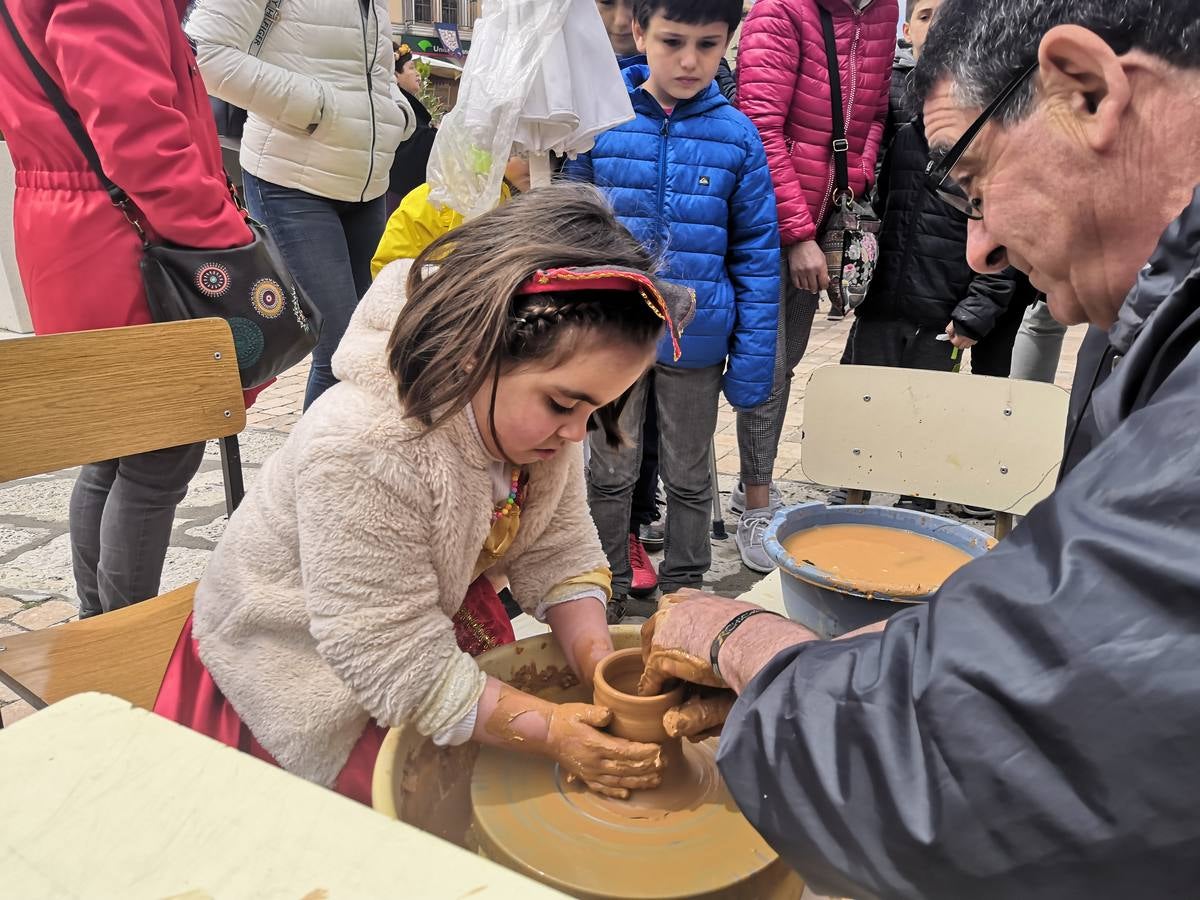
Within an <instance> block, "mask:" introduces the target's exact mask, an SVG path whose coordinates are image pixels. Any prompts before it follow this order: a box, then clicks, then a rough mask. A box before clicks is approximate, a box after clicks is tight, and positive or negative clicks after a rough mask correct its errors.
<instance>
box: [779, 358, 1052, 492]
mask: <svg viewBox="0 0 1200 900" xmlns="http://www.w3.org/2000/svg"><path fill="white" fill-rule="evenodd" d="M1067 399H1068V394H1067V392H1066V391H1065V390H1063V389H1062V388H1059V387H1055V386H1054V385H1051V384H1042V383H1040V382H1035V381H1022V380H1017V379H1011V378H988V377H984V376H981V375H971V376H963V375H959V374H953V373H946V372H926V371H922V370H920V369H892V368H880V367H877V366H825V367H823V368H820V369H817V370H816V371H815V372H813V374H812V377H811V378H810V379H809V382H808V387H807V390H806V392H805V396H804V435H803V438H802V441H801V447H800V465H801V468H802V469H803V470H804V474H805V476H806V477H807V478H808V479H809V480H810V481H812V482H814V483H816V484H824V485H828V486H831V487H835V486H836V487H847V488H857V489H862V490H874V491H883V492H890V493H901V494H912V495H914V496H919V497H929V498H933V499H938V500H947V501H950V502H954V503H964V504H969V505H972V506H982V507H985V508H987V509H994V510H997V511H999V512H1006V513H1012V514H1016V515H1025V514H1026V513H1027V512H1029V510H1030V509H1031V508H1032V507H1033V506H1034V504H1036V503H1037V502H1038V501H1040V500H1042V499H1043V498H1045V497H1046V496H1048V495H1049V494H1050V492H1051V491H1053V490H1054V484H1055V481H1056V480H1057V477H1058V468H1059V464H1060V462H1061V461H1062V446H1063V433H1064V430H1065V428H1066V418H1067Z"/></svg>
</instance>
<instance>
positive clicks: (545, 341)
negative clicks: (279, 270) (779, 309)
mask: <svg viewBox="0 0 1200 900" xmlns="http://www.w3.org/2000/svg"><path fill="white" fill-rule="evenodd" d="M649 271H653V262H652V260H651V259H650V258H649V257H648V256H647V254H646V253H645V252H644V251H643V250H642V248H641V247H640V245H639V244H638V243H637V242H636V241H635V240H634V239H633V238H632V237H631V236H630V234H629V233H628V232H627V231H626V230H625V229H624V228H623V227H622V226H621V225H619V224H618V223H617V221H616V220H615V219H614V218H613V215H612V213H611V212H610V211H609V209H608V207H607V206H606V205H605V204H604V202H603V200H602V199H600V197H599V195H598V194H596V193H595V192H594V191H593V190H592V189H590V188H586V187H583V186H580V185H564V186H556V187H551V188H545V189H540V190H537V191H533V192H531V193H530V194H527V195H524V196H521V197H518V198H516V199H514V200H512V201H510V202H509V203H507V204H505V205H504V206H502V207H500V208H498V209H496V210H493V211H492V212H490V213H488V214H487V215H484V216H482V217H480V218H479V219H476V220H474V221H472V222H469V223H467V224H466V225H464V226H462V227H461V228H459V229H458V230H456V231H454V232H452V233H451V234H448V235H446V236H444V237H442V238H440V239H438V240H437V241H435V242H434V243H433V244H431V245H430V246H429V247H428V248H427V249H426V250H425V251H424V252H423V253H422V254H421V255H420V256H419V257H418V258H417V259H416V260H415V261H413V262H412V263H411V267H410V264H409V262H408V261H403V260H402V261H397V262H395V263H392V264H390V265H388V266H387V267H386V268H385V269H384V270H383V272H382V273H381V274H380V276H379V278H378V279H377V280H376V281H375V283H374V285H373V286H372V287H371V289H370V291H369V292H368V293H367V295H366V296H365V297H364V298H363V301H362V303H361V304H360V306H359V307H358V310H357V311H356V312H355V314H354V317H353V319H352V321H351V323H350V327H349V329H348V331H347V332H346V336H345V338H344V339H343V340H342V342H341V345H340V347H339V348H338V350H337V353H336V354H335V355H334V358H333V369H334V373H335V374H336V375H337V377H338V378H339V380H340V383H339V384H336V385H335V386H334V387H332V388H331V389H330V390H328V391H327V392H326V393H325V394H323V395H322V396H321V397H320V399H318V400H317V401H316V402H315V403H314V404H313V405H312V406H311V407H310V408H309V410H308V411H307V412H306V413H305V415H304V417H303V418H302V419H301V420H300V422H299V423H298V424H297V425H296V427H295V430H294V431H293V432H292V433H291V435H290V436H289V437H288V439H287V441H286V443H285V444H284V445H283V447H282V448H280V449H279V451H278V452H276V453H275V454H274V455H273V456H272V457H270V458H269V459H268V460H267V461H266V463H264V465H263V467H262V472H261V474H260V475H259V477H258V479H257V481H255V483H254V484H253V486H252V488H251V489H250V491H249V493H248V494H247V495H246V498H245V500H244V502H243V503H242V505H241V507H240V508H239V509H238V510H237V512H236V513H235V514H234V516H233V517H232V518H231V519H230V521H229V524H228V527H227V528H226V530H225V533H224V536H223V537H222V539H221V541H220V544H219V545H218V546H217V549H216V551H215V552H214V554H213V557H212V560H211V562H210V564H209V566H208V569H207V571H206V572H205V573H204V576H203V577H202V578H201V580H200V584H199V586H198V588H197V590H196V598H195V611H194V613H193V616H192V617H191V618H190V619H189V620H188V622H187V624H186V625H185V627H184V629H183V633H182V634H181V635H180V638H179V641H178V644H177V646H176V648H175V653H174V656H173V658H172V660H171V663H170V665H169V667H168V669H167V673H166V676H165V678H164V682H163V685H162V688H161V690H160V692H159V696H158V700H157V703H156V705H155V710H156V712H159V713H160V714H162V715H164V716H167V717H169V718H171V719H174V720H175V721H177V722H180V723H183V724H185V725H188V726H190V727H192V728H195V729H196V730H199V731H201V732H203V733H204V734H207V735H209V736H211V737H213V738H216V739H218V740H220V741H223V742H224V743H226V744H228V745H230V746H236V747H239V748H241V749H242V750H245V751H247V752H250V753H252V754H254V755H255V756H258V757H259V758H261V759H264V760H267V761H269V762H272V763H275V764H277V765H279V766H282V767H283V768H284V769H287V770H288V771H290V772H293V773H295V774H297V775H300V776H302V777H304V778H306V779H308V780H310V781H314V782H316V783H318V784H322V785H326V786H329V787H333V788H334V789H336V790H337V791H339V792H341V793H343V794H346V795H347V796H350V797H352V798H354V799H357V800H360V801H362V802H364V803H369V802H370V781H371V772H372V769H373V766H374V763H375V757H376V755H377V753H378V750H379V746H380V744H381V742H382V739H383V736H384V733H385V731H386V729H387V728H389V727H393V726H399V725H401V724H404V723H412V724H414V725H415V727H416V728H417V729H418V730H419V731H420V732H421V733H423V734H425V735H427V736H429V737H431V738H432V740H433V741H434V742H435V743H437V744H439V745H441V746H448V745H456V744H461V743H465V742H466V741H469V740H474V741H478V742H481V743H485V744H498V745H503V746H507V747H511V748H512V749H513V750H514V751H519V752H525V753H535V754H540V755H543V756H547V757H550V758H552V759H554V760H556V761H557V762H558V763H559V764H560V765H561V766H562V768H563V770H564V771H565V772H567V773H568V774H569V775H570V776H573V777H574V778H577V779H579V780H581V781H583V782H584V783H586V784H587V786H588V787H589V788H591V789H592V790H594V791H597V792H600V793H604V794H608V795H610V796H616V797H625V796H627V795H628V793H629V791H630V790H634V789H638V788H647V787H654V786H656V785H657V784H658V783H659V781H660V779H661V775H660V772H661V769H662V760H661V756H660V749H659V747H658V746H657V745H655V744H646V743H636V742H631V741H626V740H623V739H620V738H616V737H613V736H610V735H608V734H605V733H604V732H603V731H601V730H600V729H601V728H602V727H603V726H605V725H606V724H607V723H608V721H609V718H610V715H611V714H610V712H609V711H608V710H606V709H603V708H600V707H597V706H592V705H590V704H585V703H566V704H561V705H556V704H552V703H549V702H547V701H545V700H542V699H539V698H538V697H535V696H533V695H531V694H527V693H524V692H522V691H519V690H517V689H515V688H513V687H510V686H508V685H505V684H503V683H501V682H499V681H497V680H496V679H494V678H489V677H487V676H485V675H484V673H483V672H481V671H480V669H479V668H478V666H477V665H476V663H475V661H474V659H473V656H475V655H476V654H479V653H481V652H483V651H484V650H487V649H489V648H491V647H493V646H496V645H497V644H502V643H507V642H510V641H512V640H513V631H512V627H511V625H510V623H509V617H508V615H507V614H506V612H505V609H504V606H503V604H502V603H501V601H500V599H499V597H498V596H497V593H496V590H495V589H494V587H493V581H492V580H489V576H491V577H492V579H495V580H496V581H501V580H502V579H503V577H504V576H505V575H506V576H507V578H508V579H509V580H510V582H511V586H512V592H513V594H514V595H515V598H516V600H517V601H518V603H519V604H520V605H521V607H522V608H523V609H524V610H525V611H526V612H528V613H530V614H531V615H533V616H535V617H536V618H538V619H541V620H543V621H545V622H547V623H548V624H549V625H550V627H551V629H552V630H553V632H554V634H555V636H556V637H557V639H558V641H559V643H560V645H561V647H562V649H563V651H564V653H565V655H566V657H567V660H568V662H569V663H570V666H571V668H572V669H573V671H574V674H575V676H576V677H578V678H579V679H580V680H581V681H583V682H584V683H585V684H590V683H591V680H592V676H593V672H594V670H595V667H596V664H597V662H598V661H599V660H600V659H601V658H603V657H604V656H606V655H607V654H609V653H611V652H612V643H611V640H610V638H609V634H608V625H607V622H606V617H605V604H606V601H607V599H608V596H609V570H608V569H607V567H606V559H605V556H604V553H603V551H602V550H601V547H600V542H599V539H598V538H597V536H596V529H595V527H594V526H593V525H592V521H591V518H590V516H589V514H588V507H587V502H586V497H585V484H584V477H583V455H582V449H581V446H580V442H581V441H582V440H583V439H584V437H585V435H586V434H587V431H588V429H589V428H590V427H599V428H603V429H604V431H605V434H606V436H607V438H608V440H609V441H612V442H617V441H620V440H621V435H620V433H619V431H618V429H617V425H616V422H617V417H618V415H619V413H620V407H621V403H622V400H623V398H624V396H625V394H626V392H627V391H628V389H629V387H630V386H631V385H632V384H633V383H634V382H635V381H637V379H638V378H639V377H640V376H641V375H642V374H643V373H644V372H645V371H646V369H647V368H648V367H649V366H650V365H651V364H652V363H653V361H654V358H655V350H656V345H657V343H658V342H659V340H660V338H662V339H664V340H667V341H669V342H670V345H674V346H677V345H678V335H679V332H680V330H681V329H682V327H683V325H684V324H685V322H686V321H687V319H688V318H689V317H690V315H691V312H692V309H691V305H692V300H691V296H690V295H689V294H688V293H687V292H686V291H684V290H682V289H679V288H674V287H672V286H670V285H666V284H660V283H658V282H657V281H655V280H654V279H653V278H652V277H650V276H649V275H648V274H647V272H649ZM664 325H665V326H666V329H667V334H666V336H665V337H664V335H663V332H664ZM676 352H677V351H676Z"/></svg>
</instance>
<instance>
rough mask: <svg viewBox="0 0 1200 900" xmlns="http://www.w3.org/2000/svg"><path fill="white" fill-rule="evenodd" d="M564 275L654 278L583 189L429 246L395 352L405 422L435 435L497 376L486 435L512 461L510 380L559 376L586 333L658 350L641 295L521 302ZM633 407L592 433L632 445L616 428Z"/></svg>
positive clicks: (518, 206) (501, 213) (611, 410)
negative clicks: (535, 372) (514, 373)
mask: <svg viewBox="0 0 1200 900" xmlns="http://www.w3.org/2000/svg"><path fill="white" fill-rule="evenodd" d="M565 266H575V267H589V266H614V267H620V268H625V269H637V270H639V271H642V272H646V273H648V274H651V273H653V272H654V261H653V259H652V258H651V256H650V255H649V254H648V253H647V252H646V251H645V250H644V249H643V248H642V246H641V244H639V243H638V242H637V241H636V240H635V239H634V238H633V236H632V235H631V234H630V233H629V232H628V231H627V230H626V229H625V227H624V226H622V225H621V224H620V223H619V222H618V221H617V219H616V217H615V216H614V215H613V212H612V210H611V209H610V208H609V206H608V204H607V203H606V202H605V200H604V198H603V197H602V195H601V194H600V193H599V191H597V190H596V189H595V188H593V187H591V186H589V185H582V184H577V183H565V184H556V185H552V186H550V187H544V188H538V189H537V190H534V191H530V192H528V193H526V194H521V195H520V196H517V197H513V198H512V199H511V200H509V201H508V202H507V203H504V204H502V205H501V206H499V207H498V208H496V209H494V210H492V211H490V212H488V213H486V214H484V215H483V216H480V217H479V218H478V219H475V220H473V221H471V222H467V223H466V224H464V225H462V226H461V227H459V228H456V229H455V230H454V231H451V232H449V233H447V234H444V235H442V236H441V237H439V238H438V239H437V240H435V241H434V242H433V243H432V244H430V245H429V246H428V247H427V248H426V249H425V250H424V251H423V252H422V253H421V255H420V256H418V257H417V258H416V260H415V261H414V262H413V264H412V268H411V269H410V270H409V273H408V284H407V294H408V298H407V301H406V303H405V304H404V308H403V309H402V310H401V312H400V315H399V317H398V318H397V319H396V325H395V327H394V328H393V329H392V335H391V338H390V340H389V341H388V367H389V368H390V369H391V371H392V374H393V375H395V376H396V383H397V389H398V393H399V395H400V402H401V404H402V405H403V406H404V410H405V416H406V417H407V418H412V419H416V420H417V421H418V422H420V423H422V424H423V425H424V426H425V427H426V430H432V429H434V428H437V427H438V426H440V425H442V424H444V423H445V422H446V421H447V420H448V419H450V417H451V416H453V415H454V414H455V413H457V412H458V411H459V410H461V409H462V408H463V406H464V405H465V404H466V403H468V402H470V398H471V397H473V396H474V395H475V394H476V392H478V391H479V389H480V388H481V387H482V386H483V384H484V382H485V381H486V380H487V378H488V377H489V376H493V377H494V381H493V384H492V397H491V403H490V405H489V408H488V422H487V423H486V427H488V428H490V429H491V433H492V439H493V440H494V441H495V443H496V446H497V448H500V449H501V451H502V452H503V448H502V447H501V445H500V441H499V439H498V436H497V435H496V428H495V423H494V421H493V420H494V413H495V403H496V382H497V381H498V380H499V376H500V375H501V374H503V373H505V372H509V371H511V370H513V369H515V368H517V367H518V366H522V365H527V364H529V363H532V362H542V363H544V364H545V365H549V366H552V365H554V364H555V363H556V361H557V360H558V359H561V358H563V357H564V356H565V355H566V354H568V353H570V352H571V351H572V350H573V349H574V348H575V347H576V346H577V345H578V341H579V339H580V338H581V337H583V336H584V335H585V334H586V335H587V336H588V337H589V338H592V339H594V340H595V341H596V345H597V346H600V345H601V343H600V342H601V341H623V342H628V343H632V344H637V345H647V346H648V345H650V344H653V343H654V342H656V341H657V340H658V338H659V337H660V336H661V334H662V327H663V322H662V320H661V319H660V318H658V316H656V315H655V313H654V311H653V310H652V309H650V307H649V306H648V305H647V302H646V301H645V300H644V299H643V298H642V296H641V294H640V293H639V292H637V291H636V290H630V291H608V290H587V291H562V292H559V293H547V294H533V295H517V293H516V291H517V288H518V287H520V285H521V284H522V283H524V282H525V281H526V280H527V279H528V278H529V277H530V276H532V275H533V274H534V273H535V272H536V271H538V270H539V269H554V268H559V267H565ZM597 332H600V334H597ZM627 396H628V392H626V393H625V394H624V395H622V396H621V397H620V398H619V399H618V400H616V401H615V402H614V403H611V404H609V405H608V406H606V407H602V408H601V409H599V410H597V411H596V415H595V416H594V417H593V421H592V422H589V428H591V427H595V425H596V424H598V425H599V426H600V427H602V428H603V429H604V431H605V437H606V439H607V440H608V443H609V444H611V445H613V446H619V445H620V444H621V442H622V440H623V438H622V435H621V432H620V429H619V428H618V426H617V419H618V417H619V416H620V413H621V408H622V407H623V406H624V403H625V399H626V397H627ZM484 426H485V423H482V422H481V423H480V427H484Z"/></svg>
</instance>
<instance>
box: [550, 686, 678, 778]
mask: <svg viewBox="0 0 1200 900" xmlns="http://www.w3.org/2000/svg"><path fill="white" fill-rule="evenodd" d="M611 720H612V712H611V711H610V710H608V709H605V708H604V707H602V706H593V705H592V704H590V703H563V704H559V705H557V706H555V707H554V708H553V711H552V712H551V714H550V722H549V728H548V730H547V733H546V751H547V754H548V755H549V756H551V757H552V758H554V759H555V760H557V761H558V764H559V765H560V766H562V767H563V770H564V771H566V772H567V780H568V781H577V780H578V781H582V782H583V783H584V785H586V786H587V788H588V790H590V791H594V792H596V793H597V794H603V795H605V796H607V797H616V798H618V799H620V800H624V799H626V798H627V797H628V796H629V792H630V791H632V790H639V789H644V788H654V787H658V785H659V784H661V783H662V770H663V761H662V753H661V750H660V748H659V746H658V744H639V743H636V742H634V741H627V740H624V739H623V738H619V737H613V736H612V735H610V734H605V733H604V732H603V731H600V730H599V729H601V728H603V727H604V726H606V725H607V724H608V723H609V722H610V721H611Z"/></svg>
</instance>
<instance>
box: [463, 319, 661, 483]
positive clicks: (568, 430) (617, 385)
mask: <svg viewBox="0 0 1200 900" xmlns="http://www.w3.org/2000/svg"><path fill="white" fill-rule="evenodd" d="M597 337H599V335H597V334H596V333H594V332H592V333H587V334H584V335H581V336H580V337H579V347H578V349H576V350H575V351H574V352H572V353H569V354H567V355H566V357H565V358H563V359H562V360H560V361H559V362H558V363H557V364H556V365H552V366H550V367H547V366H546V365H545V364H544V363H533V364H531V365H529V366H522V367H520V368H517V369H514V370H512V371H511V372H508V373H506V374H504V375H501V376H500V384H499V386H498V387H497V389H496V411H495V426H496V433H497V434H498V435H499V437H500V443H501V444H502V445H503V447H504V452H501V451H500V448H498V447H496V446H495V441H494V440H493V438H492V429H491V428H490V427H489V426H488V406H489V405H490V403H491V396H492V379H491V378H489V379H487V380H486V381H485V382H484V383H483V385H482V386H481V387H480V388H479V391H478V392H477V393H476V394H475V396H474V397H472V398H471V407H472V409H473V411H474V413H475V421H476V422H478V423H479V433H480V434H481V435H482V437H483V443H484V446H485V447H486V448H487V451H488V453H490V454H491V455H492V456H493V457H495V458H496V459H505V458H507V459H508V461H509V462H512V463H515V464H517V465H526V464H527V463H534V462H539V461H544V460H548V459H550V458H551V457H553V456H554V455H555V454H556V453H558V451H559V450H561V449H562V448H563V447H565V446H566V445H567V444H568V443H569V442H572V441H574V442H575V443H579V442H581V441H582V440H583V439H584V438H585V437H586V436H587V423H588V418H589V417H590V416H591V414H592V413H594V412H595V411H596V410H597V409H599V408H600V407H601V406H606V405H608V404H609V403H612V402H613V401H614V400H616V399H617V398H618V397H620V396H621V395H622V394H623V393H625V391H627V390H628V389H629V387H630V386H631V385H632V384H633V383H634V382H635V381H637V380H638V379H639V378H640V377H641V376H642V375H643V374H644V373H645V371H646V369H648V368H649V367H650V365H651V363H653V362H654V354H655V345H654V344H648V345H646V346H636V345H632V344H629V343H621V342H611V343H606V342H604V341H603V340H596V338H597Z"/></svg>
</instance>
